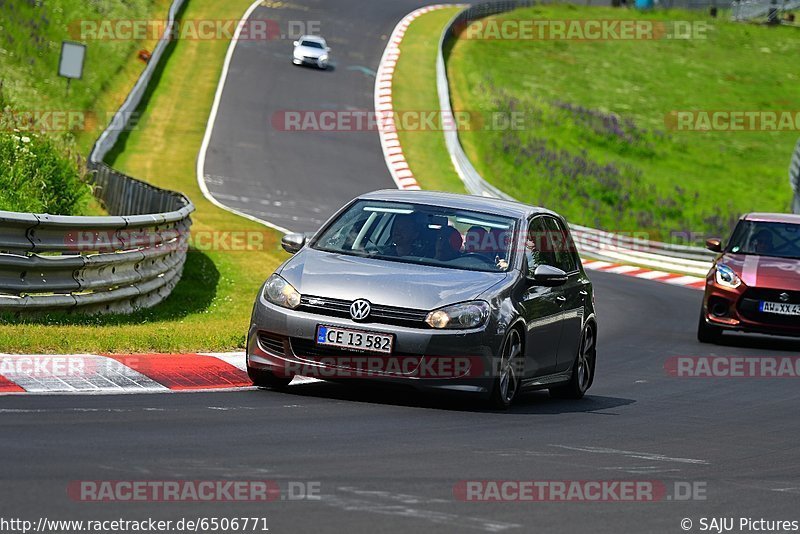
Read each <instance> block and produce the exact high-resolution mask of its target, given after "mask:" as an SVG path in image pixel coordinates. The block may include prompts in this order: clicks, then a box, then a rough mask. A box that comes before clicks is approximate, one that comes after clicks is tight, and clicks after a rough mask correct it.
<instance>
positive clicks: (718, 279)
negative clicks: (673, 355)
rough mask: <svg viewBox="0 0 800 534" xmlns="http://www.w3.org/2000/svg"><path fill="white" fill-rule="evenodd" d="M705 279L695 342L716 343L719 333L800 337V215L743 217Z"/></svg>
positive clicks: (714, 246)
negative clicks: (740, 332)
mask: <svg viewBox="0 0 800 534" xmlns="http://www.w3.org/2000/svg"><path fill="white" fill-rule="evenodd" d="M706 245H707V246H708V248H709V250H712V251H714V252H719V253H720V254H719V256H717V258H716V260H715V261H714V265H713V267H712V268H711V270H710V271H709V273H708V277H707V278H706V292H705V297H704V298H703V308H702V310H701V311H700V322H699V324H698V327H697V339H698V340H700V341H702V342H703V343H714V342H717V341H719V339H720V337H721V335H722V332H723V331H724V330H740V331H744V332H755V333H761V334H776V335H784V336H800V215H787V214H781V213H750V214H748V215H745V216H743V217H742V218H741V219H740V220H739V222H738V224H737V225H736V228H735V229H734V230H733V234H732V235H731V238H730V241H729V242H728V244H727V245H726V246H725V247H724V248H723V246H722V244H721V243H720V241H719V240H717V239H709V240H708V241H707V242H706Z"/></svg>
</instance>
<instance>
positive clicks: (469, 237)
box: [464, 226, 487, 253]
mask: <svg viewBox="0 0 800 534" xmlns="http://www.w3.org/2000/svg"><path fill="white" fill-rule="evenodd" d="M486 234H487V232H486V228H484V227H482V226H472V227H470V229H469V230H467V233H466V235H465V236H464V252H467V253H481V252H483V250H484V247H485V244H486Z"/></svg>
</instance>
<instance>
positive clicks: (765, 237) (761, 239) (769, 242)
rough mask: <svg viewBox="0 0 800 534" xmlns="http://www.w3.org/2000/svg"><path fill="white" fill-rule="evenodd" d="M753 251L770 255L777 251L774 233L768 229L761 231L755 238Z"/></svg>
mask: <svg viewBox="0 0 800 534" xmlns="http://www.w3.org/2000/svg"><path fill="white" fill-rule="evenodd" d="M753 250H754V251H755V252H756V253H757V254H770V253H771V252H773V251H774V250H775V245H774V243H773V239H772V232H770V231H769V230H767V229H766V228H764V229H762V230H759V231H758V233H756V235H755V237H754V238H753Z"/></svg>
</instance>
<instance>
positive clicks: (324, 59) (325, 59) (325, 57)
mask: <svg viewBox="0 0 800 534" xmlns="http://www.w3.org/2000/svg"><path fill="white" fill-rule="evenodd" d="M319 60H320V61H321V62H322V63H325V62H326V61H328V56H327V55H326V54H323V55H321V56H319Z"/></svg>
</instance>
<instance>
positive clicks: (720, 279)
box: [714, 264, 742, 289]
mask: <svg viewBox="0 0 800 534" xmlns="http://www.w3.org/2000/svg"><path fill="white" fill-rule="evenodd" d="M714 279H715V280H716V281H717V284H718V285H721V286H723V287H729V288H731V289H736V288H737V287H739V286H740V285H742V280H741V278H739V275H738V274H736V271H734V270H733V269H731V268H730V267H728V266H727V265H725V264H718V265H717V267H716V272H715V273H714Z"/></svg>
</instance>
